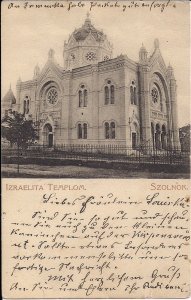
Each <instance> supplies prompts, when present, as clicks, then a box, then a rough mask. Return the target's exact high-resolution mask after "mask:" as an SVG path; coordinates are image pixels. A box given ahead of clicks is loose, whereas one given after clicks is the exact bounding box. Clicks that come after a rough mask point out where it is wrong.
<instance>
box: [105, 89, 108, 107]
mask: <svg viewBox="0 0 191 300" xmlns="http://www.w3.org/2000/svg"><path fill="white" fill-rule="evenodd" d="M105 104H109V87H108V86H105Z"/></svg>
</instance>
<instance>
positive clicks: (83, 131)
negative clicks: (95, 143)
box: [78, 123, 88, 139]
mask: <svg viewBox="0 0 191 300" xmlns="http://www.w3.org/2000/svg"><path fill="white" fill-rule="evenodd" d="M87 138H88V126H87V124H86V123H83V124H81V123H80V124H78V139H87Z"/></svg>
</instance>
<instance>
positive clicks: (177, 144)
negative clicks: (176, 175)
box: [168, 66, 180, 149]
mask: <svg viewBox="0 0 191 300" xmlns="http://www.w3.org/2000/svg"><path fill="white" fill-rule="evenodd" d="M169 69H170V70H168V71H171V72H169V73H170V74H169V75H170V104H171V119H172V128H171V130H172V146H173V147H174V148H178V149H180V140H179V132H178V131H179V130H178V117H177V92H176V89H177V85H176V80H175V78H174V73H173V69H172V67H171V66H170V67H169Z"/></svg>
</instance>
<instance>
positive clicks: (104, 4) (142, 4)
mask: <svg viewBox="0 0 191 300" xmlns="http://www.w3.org/2000/svg"><path fill="white" fill-rule="evenodd" d="M176 7H177V3H176V1H172V0H166V1H160V0H154V1H142V0H140V1H128V2H125V1H86V2H83V1H52V2H49V3H48V2H46V3H43V2H39V3H38V2H36V3H34V2H33V1H23V3H21V2H20V3H19V4H18V3H16V2H10V3H8V5H7V8H8V9H19V8H22V9H25V10H26V9H42V8H47V9H56V8H61V9H65V10H66V11H73V10H75V9H79V8H80V9H83V8H85V9H87V10H89V11H94V10H95V9H107V8H108V9H113V8H114V9H116V10H119V11H122V12H125V11H128V10H129V9H144V10H145V9H148V10H149V11H152V10H156V9H157V10H158V11H159V12H161V13H162V12H164V11H165V10H167V9H169V8H176Z"/></svg>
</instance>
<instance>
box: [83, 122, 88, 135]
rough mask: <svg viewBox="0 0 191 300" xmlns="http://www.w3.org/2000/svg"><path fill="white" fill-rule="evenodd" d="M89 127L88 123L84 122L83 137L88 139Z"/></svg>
mask: <svg viewBox="0 0 191 300" xmlns="http://www.w3.org/2000/svg"><path fill="white" fill-rule="evenodd" d="M87 129H88V127H87V124H86V123H84V124H83V138H84V139H87V136H88V130H87Z"/></svg>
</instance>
